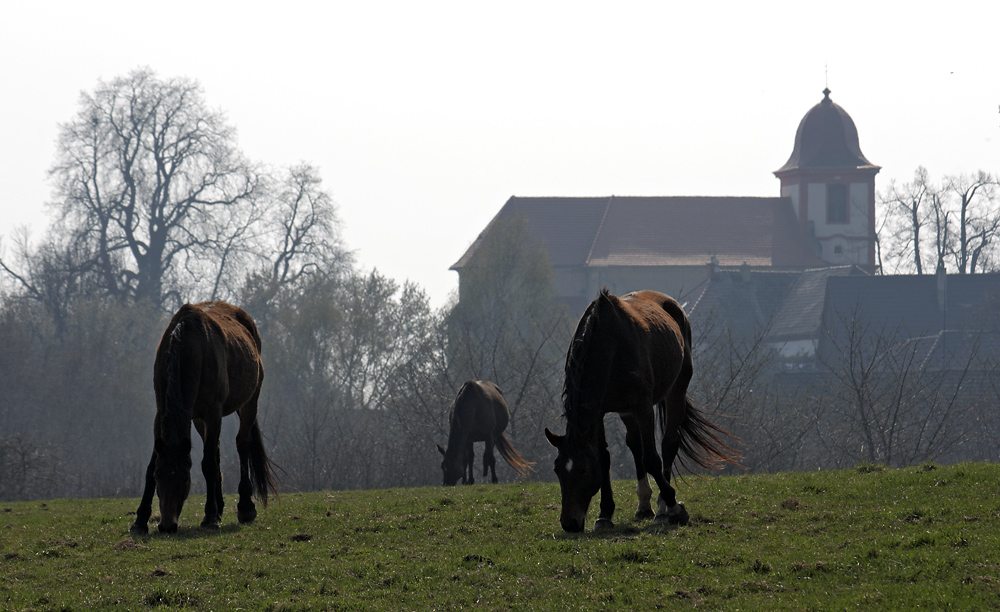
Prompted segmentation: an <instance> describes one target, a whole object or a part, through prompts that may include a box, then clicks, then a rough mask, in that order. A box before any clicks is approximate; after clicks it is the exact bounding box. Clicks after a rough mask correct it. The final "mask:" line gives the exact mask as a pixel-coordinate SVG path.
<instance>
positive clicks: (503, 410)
mask: <svg viewBox="0 0 1000 612" xmlns="http://www.w3.org/2000/svg"><path fill="white" fill-rule="evenodd" d="M509 420H510V412H509V411H508V409H507V402H505V401H504V399H503V392H502V391H500V387H498V386H496V384H495V383H491V382H488V381H484V380H479V381H476V380H470V381H467V382H466V383H465V384H464V385H462V388H461V389H459V390H458V395H457V396H455V402H454V403H453V404H452V406H451V431H450V432H449V433H448V450H445V449H443V448H441V445H440V444H439V445H438V450H439V451H441V454H442V455H444V461H442V462H441V469H442V470H443V471H444V484H445V486H449V487H450V486H452V485H454V484H455V483H457V482H458V479H459V476H460V475H461V478H462V484H473V483H474V482H475V479H474V478H473V475H472V471H473V470H472V464H473V462H474V459H475V456H474V454H473V451H472V443H473V442H486V450H485V451H484V452H483V478H486V474H487V472H488V471H492V472H493V478H492V480H493V482H496V481H497V460H496V458H495V457H494V456H493V445H494V444H495V445H496V446H497V448H498V449H499V450H500V454H501V455H502V456H503V458H504V460H505V461H507V463H508V464H510V467H512V468H514V469H515V470H516V471H517V473H518V474H520V475H521V476H524V475H526V473H527V470H532V467H531V466H532V463H531V462H530V461H525V460H524V459H523V458H522V457H521V455H519V454H518V452H517V451H516V450H514V447H513V446H512V445H511V443H510V440H508V439H507V436H505V435H503V430H505V429H507V422H508V421H509Z"/></svg>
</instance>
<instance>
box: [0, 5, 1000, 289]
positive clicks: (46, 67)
mask: <svg viewBox="0 0 1000 612" xmlns="http://www.w3.org/2000/svg"><path fill="white" fill-rule="evenodd" d="M279 6H280V8H278V7H279ZM932 6H933V7H934V8H933V9H925V8H920V7H932ZM998 28H1000V3H996V2H982V1H978V2H962V1H957V2H956V1H951V2H937V3H930V2H925V3H913V2H871V1H869V0H866V1H864V2H835V3H804V2H800V1H795V2H787V3H784V2H782V3H776V2H756V3H748V2H725V3H712V2H703V3H696V2H685V3H680V2H666V1H664V2H615V3H600V4H598V3H587V2H544V1H541V0H533V1H529V2H517V1H508V2H503V3H497V2H494V3H485V2H468V1H464V2H454V3H450V2H447V3H446V2H435V1H429V2H358V1H351V2H315V3H307V2H294V1H285V2H281V3H276V2H269V3H265V2H245V1H244V2H205V1H204V0H197V1H194V2H186V1H175V2H170V3H148V2H135V1H134V0H128V1H125V2H106V1H84V2H80V1H73V2H46V1H44V0H42V1H39V2H18V3H10V5H8V6H5V8H4V10H3V15H2V21H0V78H2V87H3V88H2V96H0V118H2V119H3V122H4V123H3V127H2V128H0V236H2V237H3V238H0V240H2V243H0V248H4V246H3V245H4V244H9V241H10V235H11V232H12V230H13V229H14V228H15V227H17V226H23V225H30V226H31V228H32V231H33V233H34V235H36V236H39V235H41V234H43V233H44V231H45V228H46V226H47V217H46V206H45V204H46V202H47V201H48V200H49V198H50V194H51V185H50V183H49V182H48V179H47V170H48V168H49V166H50V164H51V163H52V161H53V159H54V146H55V145H54V143H55V138H56V134H57V130H58V125H59V123H61V122H66V121H68V120H70V119H71V118H72V117H73V116H74V115H75V114H76V112H77V109H78V101H79V94H80V92H81V91H84V90H87V91H90V90H92V89H93V88H94V86H95V85H96V83H97V81H98V79H105V80H111V79H113V78H114V77H116V76H122V75H125V74H127V73H128V72H129V71H131V70H132V69H134V68H136V67H139V66H149V67H151V68H152V69H153V70H155V71H156V72H157V74H158V75H159V76H160V77H164V78H167V77H173V76H185V77H190V78H193V79H196V80H197V81H199V82H200V83H201V85H202V86H203V88H204V92H205V97H206V99H207V101H208V103H209V105H211V106H213V107H216V108H219V109H221V110H223V111H224V112H225V113H226V114H227V117H228V119H229V121H230V123H231V124H233V125H234V126H235V127H236V128H237V130H238V138H239V145H240V147H241V148H242V150H243V151H244V153H246V154H247V155H248V156H249V157H250V158H251V159H254V160H257V161H261V162H265V163H268V164H273V165H291V164H295V163H297V162H300V161H307V162H310V163H312V164H313V165H315V166H317V167H318V168H319V170H320V172H321V174H322V177H323V179H324V184H325V186H326V188H327V190H328V191H329V192H330V193H331V194H332V195H333V197H334V199H335V201H336V202H337V204H338V206H339V213H340V217H341V220H342V221H343V224H344V237H345V239H346V242H347V245H348V246H349V247H350V248H351V249H353V250H354V251H355V253H356V257H357V260H358V262H359V263H360V264H361V265H362V267H363V268H365V269H371V268H373V267H375V268H378V269H379V270H380V271H381V272H383V273H384V274H386V275H388V276H390V277H392V278H395V279H397V280H404V279H410V280H413V281H415V282H417V283H418V284H420V285H421V286H423V287H424V288H425V289H426V290H427V291H428V293H429V294H430V295H431V297H432V300H433V303H434V304H435V305H441V304H443V303H444V302H445V300H446V299H447V297H448V295H449V293H450V292H452V291H453V290H454V289H455V288H456V287H457V281H458V278H457V274H456V273H454V272H449V271H448V267H449V266H450V265H451V264H452V263H454V262H455V261H456V260H457V259H458V258H459V257H460V256H461V255H462V253H463V252H464V250H465V249H466V247H467V246H468V245H469V244H470V243H471V242H472V241H473V240H474V239H475V237H476V235H477V234H478V232H479V231H480V230H481V229H482V228H483V227H484V226H485V225H486V223H487V222H488V221H489V220H490V218H492V216H493V215H494V214H496V212H497V211H498V210H499V209H500V207H501V206H502V205H503V203H504V202H505V201H506V199H507V198H508V197H509V196H511V195H518V196H547V195H567V196H568V195H588V196H604V195H611V194H616V195H747V196H775V195H778V180H777V179H776V178H774V176H773V174H772V172H773V171H774V170H776V169H777V168H779V167H780V166H781V165H782V164H783V163H784V162H785V160H786V159H787V158H788V156H789V154H790V153H791V150H792V144H793V139H794V136H795V129H796V127H797V126H798V123H799V120H800V119H801V118H802V116H803V115H804V114H805V113H806V111H808V110H809V109H810V108H811V107H812V106H813V105H814V104H816V103H817V102H819V101H820V99H821V98H822V93H821V91H822V90H823V88H824V86H825V85H827V84H829V87H830V89H831V90H832V91H833V94H832V96H831V97H832V98H833V100H834V101H835V102H837V103H838V104H840V105H841V106H843V107H844V109H845V110H847V112H848V113H850V115H851V116H852V117H853V118H854V121H855V123H856V124H857V126H858V131H859V134H860V138H861V149H862V151H863V152H864V153H865V155H866V156H867V157H868V159H869V160H871V161H872V162H873V163H875V164H878V165H880V166H882V172H881V173H880V174H879V175H878V176H877V177H876V186H877V187H884V186H886V185H887V184H888V182H889V181H890V180H891V179H896V180H897V181H908V180H910V178H911V177H912V175H913V172H914V170H915V169H916V167H917V166H918V165H923V166H925V167H927V168H928V170H929V171H930V172H931V175H932V177H934V178H938V177H940V176H941V175H942V174H952V173H959V172H973V171H976V170H979V169H983V170H987V171H991V172H996V171H1000V51H998V48H1000V47H998V43H997V40H998V38H1000V36H998ZM827 75H828V76H827ZM185 297H187V298H188V299H191V300H197V299H199V297H201V296H185Z"/></svg>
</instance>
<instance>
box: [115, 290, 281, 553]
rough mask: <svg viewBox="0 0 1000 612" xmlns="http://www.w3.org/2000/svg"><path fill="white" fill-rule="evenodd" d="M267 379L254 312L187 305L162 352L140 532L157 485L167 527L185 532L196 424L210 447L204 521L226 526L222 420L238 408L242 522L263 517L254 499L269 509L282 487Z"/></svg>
mask: <svg viewBox="0 0 1000 612" xmlns="http://www.w3.org/2000/svg"><path fill="white" fill-rule="evenodd" d="M263 380H264V368H263V365H262V364H261V360H260V334H259V333H258V332H257V326H256V325H255V324H254V322H253V319H251V318H250V315H248V314H247V313H246V312H244V311H243V310H241V309H240V308H237V307H236V306H232V305H230V304H226V303H225V302H202V303H200V304H193V305H192V304H185V305H184V306H181V308H180V310H178V311H177V313H176V314H175V315H174V316H173V318H172V319H171V320H170V324H169V325H167V329H166V331H164V332H163V337H162V338H161V339H160V345H159V347H158V348H157V349H156V362H155V363H154V365H153V389H154V391H155V392H156V418H155V420H154V421H153V457H152V458H151V459H150V460H149V467H147V468H146V486H145V489H144V490H143V493H142V501H141V502H140V503H139V509H138V510H137V511H136V513H135V514H136V516H135V523H134V524H133V525H132V528H131V529H130V531H131V533H132V534H133V535H143V534H146V533H148V530H147V528H146V523H147V521H148V520H149V516H150V513H151V506H152V502H153V492H154V489H155V492H156V495H157V496H158V497H159V499H160V524H159V530H160V532H162V533H175V532H176V531H177V522H178V520H179V518H180V514H181V509H182V508H183V506H184V501H185V500H186V499H187V496H188V492H189V491H190V489H191V424H192V423H194V426H195V429H197V430H198V434H199V435H200V436H201V439H202V441H203V442H204V445H205V453H204V458H203V460H202V462H201V469H202V473H203V474H204V475H205V483H206V493H207V494H206V500H205V518H204V520H203V521H202V522H201V526H202V527H204V528H206V529H218V527H219V520H220V519H221V517H222V508H223V506H224V502H223V499H222V470H221V467H220V456H219V435H220V433H221V429H222V417H224V416H227V415H230V414H233V413H234V412H235V413H237V414H238V415H239V417H240V429H239V432H238V433H237V434H236V450H237V451H238V452H239V456H240V484H239V494H240V500H239V503H238V504H237V516H238V518H239V521H240V522H241V523H248V522H250V521H253V520H254V519H255V518H256V517H257V510H256V508H255V507H254V503H253V500H252V499H251V497H252V496H253V495H254V494H256V495H257V497H258V499H259V500H260V501H261V503H262V504H263V505H264V506H267V494H268V490H271V491H274V492H275V493H276V492H277V490H276V487H275V482H274V478H273V475H272V472H271V463H270V461H269V460H268V458H267V454H266V453H265V452H264V444H263V439H262V436H261V433H260V427H259V426H258V425H257V398H258V396H259V395H260V385H261V382H262V381H263Z"/></svg>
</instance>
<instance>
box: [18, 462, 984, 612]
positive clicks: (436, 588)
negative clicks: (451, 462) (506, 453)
mask: <svg viewBox="0 0 1000 612" xmlns="http://www.w3.org/2000/svg"><path fill="white" fill-rule="evenodd" d="M998 485H1000V466H997V465H993V464H978V463H977V464H959V465H954V466H937V467H936V466H933V465H924V466H920V467H915V468H908V469H902V470H886V469H883V468H881V467H879V466H872V465H864V466H861V467H859V468H857V469H854V470H849V471H841V472H811V473H794V474H777V475H754V476H739V477H709V478H695V477H689V478H687V479H686V480H685V481H684V482H682V483H681V484H680V487H679V492H680V498H681V499H682V500H684V501H685V503H686V505H687V508H688V510H689V512H690V513H691V517H692V521H691V524H690V525H689V526H687V527H680V528H677V527H672V528H667V527H659V526H655V525H653V524H652V523H651V522H642V523H635V522H633V521H632V520H631V515H632V513H633V512H634V505H635V492H634V489H635V486H634V482H629V481H622V482H617V483H615V491H616V493H617V501H618V516H617V517H616V518H617V519H618V520H617V523H618V526H617V527H616V528H615V529H613V530H609V531H604V532H599V533H593V532H588V533H585V534H581V535H565V534H563V533H562V531H561V530H560V528H559V522H558V515H559V492H558V486H557V485H555V484H515V485H502V486H495V485H477V486H474V487H458V488H451V489H444V488H436V487H435V488H421V489H400V490H388V491H356V492H336V493H310V494H295V495H283V496H282V497H281V499H280V501H278V502H276V503H272V505H271V506H270V507H269V508H267V509H266V510H263V511H262V512H260V514H259V516H258V518H257V521H256V523H254V524H253V525H250V526H240V525H238V524H237V523H236V518H235V500H234V499H233V498H232V497H229V498H227V504H228V505H227V509H226V510H227V511H226V515H225V517H224V521H223V526H222V529H221V530H220V531H218V532H215V533H206V532H203V531H201V530H200V529H199V528H198V527H197V525H198V522H199V521H200V519H201V516H200V510H201V507H200V505H201V502H202V500H200V499H197V498H195V499H193V500H191V501H189V503H188V505H187V506H186V507H185V511H184V515H183V516H182V523H181V531H180V532H179V533H178V534H177V535H175V536H160V535H152V536H150V537H148V538H141V539H133V538H131V537H129V535H128V527H129V525H130V524H131V521H132V517H131V516H130V512H132V511H134V510H135V506H136V503H137V501H136V500H107V499H95V500H54V501H48V502H24V503H0V609H3V610H29V609H35V610H100V609H114V610H135V609H156V610H175V609H185V610H237V609H243V610H371V609H381V610H434V609H437V610H467V609H469V608H470V607H472V606H476V609H483V610H547V609H548V610H567V609H571V610H578V609H582V610H600V609H629V608H631V609H645V610H649V609H671V610H685V609H709V610H775V609H781V610H842V609H864V610H871V609H882V610H894V609H900V610H913V609H918V608H925V609H932V610H941V609H957V610H984V609H997V608H1000V495H998ZM192 502H193V503H192ZM594 518H596V515H595V512H594V509H593V508H592V511H591V517H590V520H591V524H592V522H593V519H594Z"/></svg>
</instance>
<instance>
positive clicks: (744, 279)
mask: <svg viewBox="0 0 1000 612" xmlns="http://www.w3.org/2000/svg"><path fill="white" fill-rule="evenodd" d="M800 275H801V273H800V272H772V271H759V270H750V269H747V270H745V271H733V270H726V271H720V272H717V273H715V275H714V276H712V278H710V279H708V280H706V281H705V282H703V283H701V284H699V285H698V286H697V287H695V288H694V289H692V290H691V291H689V292H687V293H685V294H684V295H682V296H681V297H680V298H679V301H680V303H681V305H682V307H683V308H684V310H685V311H686V312H687V314H688V316H689V317H690V318H691V324H692V326H694V327H695V328H696V329H699V330H700V331H699V334H695V335H700V333H701V332H702V331H704V330H705V329H708V328H718V329H719V330H721V329H730V330H742V331H744V332H747V333H756V332H759V331H762V330H764V329H766V328H768V327H770V326H772V325H773V322H774V319H775V316H776V313H777V312H778V311H779V309H780V308H781V306H782V304H783V303H784V301H785V299H786V296H787V295H788V292H789V290H790V288H791V287H793V286H794V283H795V282H796V280H797V279H798V278H799V276H800ZM720 323H721V324H722V325H719V324H720Z"/></svg>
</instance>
